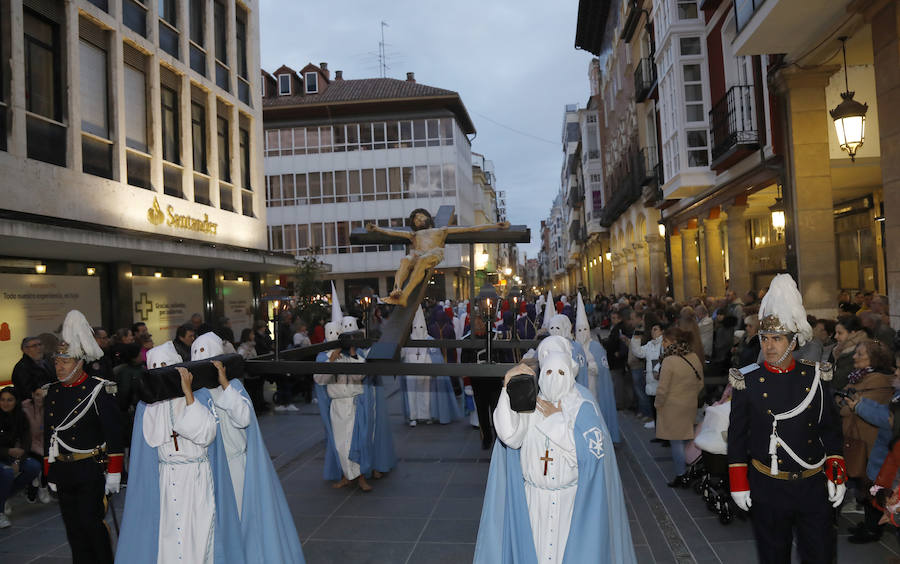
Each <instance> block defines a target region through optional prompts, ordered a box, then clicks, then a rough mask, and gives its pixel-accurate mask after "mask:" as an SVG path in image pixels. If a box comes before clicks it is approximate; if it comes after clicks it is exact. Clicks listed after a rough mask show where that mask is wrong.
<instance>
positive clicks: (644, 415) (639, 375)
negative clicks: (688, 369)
mask: <svg viewBox="0 0 900 564" xmlns="http://www.w3.org/2000/svg"><path fill="white" fill-rule="evenodd" d="M628 327H629V335H625V339H624V344H625V347H626V348H627V349H628V370H629V371H630V373H631V391H632V394H633V396H634V401H633V402H632V409H633V410H634V411H635V413H636V414H637V416H638V419H640V420H641V421H642V422H643V423H649V422H650V421H652V420H653V408H651V407H650V399H649V398H648V397H647V391H646V388H647V381H646V373H645V372H644V367H645V365H646V362H645V361H644V359H643V358H640V357H638V356H636V355H635V354H634V352H633V350H632V348H631V347H630V346H629V341H630V340H631V338H633V336H634V334H635V333H636V332H637V331H638V330H640V332H641V343H642V344H643V343H644V342H645V340H646V337H647V336H648V335H646V334H644V320H643V319H642V318H641V315H640V314H639V313H638V312H637V310H632V312H631V319H630V323H629V324H628Z"/></svg>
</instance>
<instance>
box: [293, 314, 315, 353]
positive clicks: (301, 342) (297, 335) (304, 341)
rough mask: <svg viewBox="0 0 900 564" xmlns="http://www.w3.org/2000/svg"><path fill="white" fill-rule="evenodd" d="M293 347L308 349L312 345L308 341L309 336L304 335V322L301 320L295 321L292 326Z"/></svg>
mask: <svg viewBox="0 0 900 564" xmlns="http://www.w3.org/2000/svg"><path fill="white" fill-rule="evenodd" d="M293 343H294V347H308V346H309V345H311V344H312V342H311V341H310V340H309V335H308V334H307V333H306V322H305V321H302V320H299V319H298V320H297V323H295V324H294V338H293Z"/></svg>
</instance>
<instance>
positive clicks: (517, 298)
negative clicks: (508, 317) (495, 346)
mask: <svg viewBox="0 0 900 564" xmlns="http://www.w3.org/2000/svg"><path fill="white" fill-rule="evenodd" d="M506 299H508V300H509V301H511V302H512V310H513V325H512V333H511V335H512V338H513V339H517V338H518V335H517V334H516V325H517V323H516V322H517V321H518V320H519V303H520V302H521V301H522V299H523V298H522V290H521V289H520V288H519V287H518V286H513V287H512V289H511V290H510V291H509V292H507V293H506Z"/></svg>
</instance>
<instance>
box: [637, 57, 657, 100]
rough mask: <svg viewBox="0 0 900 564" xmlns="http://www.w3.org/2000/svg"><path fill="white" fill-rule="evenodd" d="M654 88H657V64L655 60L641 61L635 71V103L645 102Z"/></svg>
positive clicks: (646, 59)
mask: <svg viewBox="0 0 900 564" xmlns="http://www.w3.org/2000/svg"><path fill="white" fill-rule="evenodd" d="M654 88H656V64H655V63H654V62H653V59H650V58H644V59H641V60H640V61H639V62H638V65H637V68H636V69H634V101H635V102H637V103H641V102H643V101H644V100H646V99H647V97H648V96H650V93H651V92H653V89H654Z"/></svg>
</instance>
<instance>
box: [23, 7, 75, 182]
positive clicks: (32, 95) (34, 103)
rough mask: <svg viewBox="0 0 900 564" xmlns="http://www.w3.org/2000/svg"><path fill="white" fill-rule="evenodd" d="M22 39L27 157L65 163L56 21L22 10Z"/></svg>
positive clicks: (64, 136)
mask: <svg viewBox="0 0 900 564" xmlns="http://www.w3.org/2000/svg"><path fill="white" fill-rule="evenodd" d="M23 16H24V21H23V27H24V39H25V109H26V110H27V111H28V112H29V114H30V115H27V116H26V136H27V140H28V157H29V158H31V159H37V160H40V161H44V162H48V163H51V164H55V165H59V166H65V165H66V130H65V125H63V124H62V123H61V122H62V118H63V115H62V61H61V58H62V57H61V55H60V46H59V23H57V22H56V21H54V20H51V19H49V18H45V17H43V16H40V15H38V14H37V13H35V12H32V11H31V10H29V9H28V8H25V9H24V10H23Z"/></svg>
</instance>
